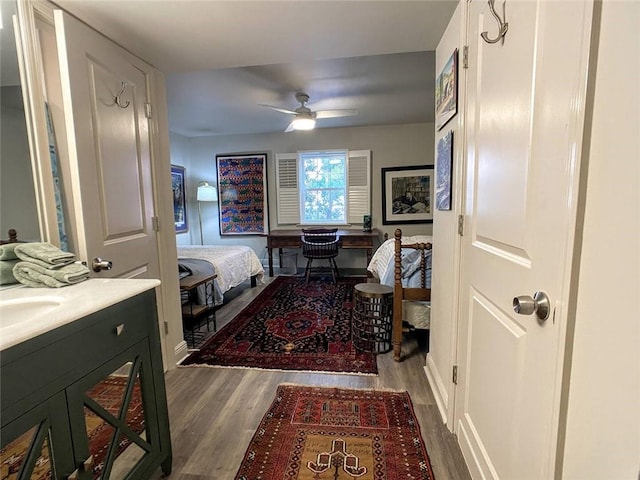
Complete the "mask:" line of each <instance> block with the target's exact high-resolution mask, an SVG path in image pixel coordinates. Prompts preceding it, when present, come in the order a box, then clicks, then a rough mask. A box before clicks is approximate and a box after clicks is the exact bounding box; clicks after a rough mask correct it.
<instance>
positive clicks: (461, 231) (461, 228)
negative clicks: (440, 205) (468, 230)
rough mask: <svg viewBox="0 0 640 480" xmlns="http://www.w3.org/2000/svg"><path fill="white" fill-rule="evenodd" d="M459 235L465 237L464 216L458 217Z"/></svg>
mask: <svg viewBox="0 0 640 480" xmlns="http://www.w3.org/2000/svg"><path fill="white" fill-rule="evenodd" d="M458 235H460V236H461V237H462V236H463V235H464V215H458Z"/></svg>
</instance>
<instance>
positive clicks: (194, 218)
mask: <svg viewBox="0 0 640 480" xmlns="http://www.w3.org/2000/svg"><path fill="white" fill-rule="evenodd" d="M433 131H434V128H433V124H428V123H422V124H410V125H389V126H375V127H357V128H319V129H316V130H314V131H312V132H291V133H272V134H259V135H227V136H208V137H195V138H191V139H190V141H189V160H188V165H187V181H188V186H187V189H188V193H187V198H188V202H189V205H188V210H189V221H190V225H191V227H190V241H191V242H192V243H195V244H198V243H200V234H199V231H198V227H197V223H198V210H197V204H196V201H195V189H196V186H197V184H198V182H199V181H202V180H207V181H213V182H215V180H216V155H218V154H229V153H250V152H251V153H267V155H268V166H267V182H268V194H269V218H270V228H271V229H275V228H278V225H277V223H276V220H277V212H276V202H275V200H274V199H275V195H276V192H275V166H274V164H273V160H274V158H275V157H274V155H275V154H276V153H285V152H296V151H298V150H309V149H335V148H346V149H350V150H371V151H372V162H373V169H372V176H373V197H372V203H373V205H372V223H373V227H374V228H378V229H379V230H381V231H383V232H388V233H389V234H390V235H393V232H394V230H395V229H396V227H398V226H399V227H401V228H402V229H403V231H404V232H406V233H407V234H408V235H415V234H431V225H430V224H419V225H398V226H396V225H382V207H381V202H382V188H381V168H382V167H393V166H401V165H432V164H433ZM174 138H176V136H175V135H172V136H171V141H172V143H173V141H174ZM183 138H184V137H183ZM172 153H173V145H172ZM171 162H172V163H176V162H177V160H176V162H174V158H173V156H172V160H171ZM201 207H202V216H203V219H202V222H203V230H204V239H205V243H210V244H224V243H230V244H231V243H242V244H244V245H249V246H251V247H252V248H253V249H254V250H255V251H256V253H257V254H258V256H259V257H261V258H264V257H265V255H266V240H265V239H264V238H263V237H259V236H241V237H238V236H223V237H220V235H219V227H218V210H217V204H207V203H203V204H202V206H201ZM281 228H291V227H290V226H285V227H281ZM182 242H183V239H182V238H180V236H179V240H178V243H179V244H181V243H182ZM298 261H299V262H300V261H301V259H300V258H299V259H298ZM365 263H366V258H365V253H364V251H361V250H350V251H342V252H341V253H340V256H339V259H338V264H339V265H340V266H341V267H355V268H363V267H364V265H365Z"/></svg>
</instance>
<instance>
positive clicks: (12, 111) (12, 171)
mask: <svg viewBox="0 0 640 480" xmlns="http://www.w3.org/2000/svg"><path fill="white" fill-rule="evenodd" d="M0 9H1V13H2V16H1V18H2V24H1V28H0V60H1V62H2V63H1V65H0V86H1V87H0V88H1V91H0V239H6V238H8V233H7V232H8V230H9V229H10V228H14V229H16V230H17V232H18V239H19V240H24V241H36V242H39V241H41V233H40V227H39V223H38V210H37V204H36V194H35V189H34V181H33V171H32V167H31V156H30V153H29V141H28V136H27V123H26V117H25V112H24V102H23V97H22V85H21V83H20V71H19V68H18V56H17V51H16V40H15V33H14V25H13V18H12V17H13V15H15V14H16V2H5V1H3V2H0Z"/></svg>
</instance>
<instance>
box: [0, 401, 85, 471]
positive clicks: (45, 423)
mask: <svg viewBox="0 0 640 480" xmlns="http://www.w3.org/2000/svg"><path fill="white" fill-rule="evenodd" d="M1 440H2V449H1V450H0V467H1V470H2V475H1V478H3V479H5V478H9V479H16V480H29V479H61V480H62V479H66V478H67V477H68V476H69V475H70V474H71V473H72V472H73V471H74V470H75V468H76V467H75V464H74V459H73V452H72V446H71V432H70V430H69V417H68V416H67V405H66V402H65V396H64V393H59V394H57V395H54V396H53V397H51V398H50V399H48V400H47V401H45V402H43V403H41V404H40V405H38V406H37V407H35V408H33V409H31V410H29V411H28V412H26V413H24V414H23V415H21V416H19V417H18V418H16V419H15V420H13V421H11V422H10V423H8V424H6V425H3V426H2V439H1Z"/></svg>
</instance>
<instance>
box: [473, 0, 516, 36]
mask: <svg viewBox="0 0 640 480" xmlns="http://www.w3.org/2000/svg"><path fill="white" fill-rule="evenodd" d="M494 2H495V0H489V10H491V15H493V17H494V18H495V19H496V21H497V22H498V28H499V30H498V36H497V37H496V38H489V35H488V34H487V32H482V33H481V34H480V36H481V37H482V39H483V40H484V41H485V42H487V43H498V42H499V41H500V39H502V42H503V43H504V36H505V35H506V34H507V30H508V29H509V24H508V23H507V22H503V21H502V19H501V18H500V17H499V16H498V14H497V13H496V9H495V8H494V6H493V5H494ZM506 3H507V1H506V0H505V2H504V3H503V4H502V15H503V16H504V17H505V20H506V14H505V5H506Z"/></svg>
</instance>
